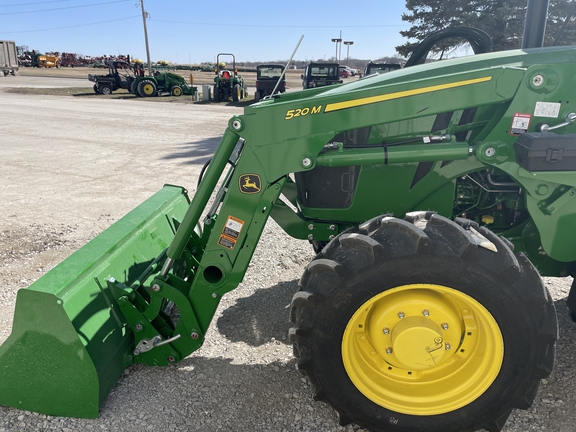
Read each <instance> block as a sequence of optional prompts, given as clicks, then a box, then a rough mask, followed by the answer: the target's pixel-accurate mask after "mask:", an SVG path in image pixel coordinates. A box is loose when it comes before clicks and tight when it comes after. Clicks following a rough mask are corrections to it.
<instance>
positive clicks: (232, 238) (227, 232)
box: [218, 216, 244, 249]
mask: <svg viewBox="0 0 576 432" xmlns="http://www.w3.org/2000/svg"><path fill="white" fill-rule="evenodd" d="M243 227H244V221H242V220H240V219H237V218H235V217H234V216H228V219H227V220H226V224H225V225H224V229H223V230H222V234H221V235H220V238H219V239H218V244H219V245H220V246H224V247H225V248H228V249H234V246H236V241H237V240H238V237H240V233H241V232H242V228H243Z"/></svg>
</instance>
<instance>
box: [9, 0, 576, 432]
mask: <svg viewBox="0 0 576 432" xmlns="http://www.w3.org/2000/svg"><path fill="white" fill-rule="evenodd" d="M545 3H546V2H543V1H540V2H529V6H528V12H527V19H526V26H525V31H524V42H523V46H522V48H521V49H517V50H511V51H504V52H490V44H488V43H485V42H486V41H485V40H484V39H483V38H482V37H479V38H477V39H475V36H474V35H473V37H472V39H473V42H474V43H473V44H472V45H473V46H474V47H475V48H477V49H475V51H476V52H477V53H478V54H477V55H473V56H469V57H464V58H458V59H451V60H445V61H441V62H434V63H424V59H425V56H424V55H423V51H426V50H423V51H418V53H419V54H418V56H417V58H415V59H414V61H413V62H412V64H413V66H409V67H405V68H402V69H398V70H394V71H390V72H387V73H385V74H380V75H378V74H374V75H371V76H369V77H365V78H363V79H360V80H358V81H354V82H351V83H348V84H343V85H337V86H328V87H319V88H314V89H307V90H303V91H295V92H288V93H283V94H280V95H276V96H275V97H274V98H266V99H263V100H262V101H260V102H258V103H255V104H253V105H250V106H247V107H246V108H244V114H243V115H236V116H234V117H232V118H231V119H230V121H229V123H228V127H227V128H226V130H225V132H224V134H223V136H222V139H221V141H220V144H219V146H218V148H217V150H216V152H215V154H214V155H213V157H212V159H211V161H210V163H209V165H207V168H206V170H204V174H203V175H202V177H201V179H200V181H199V185H198V188H197V191H196V193H195V194H194V196H192V197H190V198H189V197H188V195H187V193H186V190H185V189H184V188H182V187H176V186H172V185H167V186H165V187H164V188H163V189H161V190H160V191H159V192H157V193H156V194H155V195H153V196H152V197H151V198H149V199H148V200H147V201H145V202H144V203H142V204H141V205H140V206H138V207H137V208H136V209H134V210H133V211H132V212H131V213H129V214H128V215H127V216H126V217H125V218H123V219H121V220H119V221H118V222H116V223H115V224H114V225H112V226H111V227H110V228H109V229H108V230H106V231H105V232H104V233H103V234H101V235H100V236H98V237H96V238H94V239H93V240H92V241H91V242H90V243H88V244H87V245H86V246H85V247H83V248H82V249H80V250H79V251H78V252H76V253H75V254H73V255H72V256H70V257H69V258H67V259H66V260H65V261H64V262H62V263H61V264H60V265H59V266H57V267H55V268H54V269H53V270H51V271H50V272H48V273H47V274H46V275H44V276H42V277H41V278H40V279H38V280H37V281H36V282H34V283H33V284H32V285H31V286H30V287H28V288H27V289H22V290H20V291H19V293H18V298H17V302H16V310H15V317H14V324H13V329H12V334H11V335H10V337H9V338H8V340H7V341H6V342H5V343H4V344H3V345H2V346H1V347H0V404H3V405H7V406H11V407H16V408H19V409H22V410H30V411H35V412H39V413H43V414H46V415H53V416H72V417H74V416H76V417H96V416H98V411H99V407H100V404H101V403H102V401H103V400H104V399H105V398H106V396H107V395H108V393H109V392H110V390H111V389H112V387H113V386H114V384H115V382H116V381H117V380H118V379H120V378H121V376H122V373H123V370H124V369H125V368H126V367H127V366H128V365H130V364H133V363H143V364H147V365H150V366H163V365H170V364H173V363H176V362H178V361H180V360H181V359H183V358H184V357H186V356H188V355H189V354H190V353H192V352H193V351H195V350H197V349H198V348H199V347H200V346H201V345H202V343H203V341H204V338H205V336H206V334H207V332H208V329H209V326H210V322H211V320H212V318H213V316H214V312H215V310H216V308H217V307H218V304H219V302H220V300H221V299H222V297H223V296H224V295H226V293H227V292H229V291H231V290H233V289H235V288H236V287H237V285H238V284H239V283H240V282H241V281H242V278H243V277H244V274H245V272H246V270H247V268H248V265H249V263H250V260H251V257H252V254H253V253H254V250H255V248H256V246H257V244H258V241H259V239H260V236H261V235H262V232H263V229H264V226H265V224H266V221H267V220H268V218H269V217H272V218H273V219H274V220H275V221H276V222H277V223H278V224H279V225H280V226H281V227H282V228H283V229H284V230H285V231H286V233H287V234H288V235H290V236H292V237H295V238H297V239H302V240H303V241H309V242H310V243H311V244H312V247H314V248H315V249H316V251H317V252H318V253H317V255H316V256H315V258H314V259H313V260H312V261H311V262H310V263H309V264H308V265H307V266H306V268H305V269H304V272H303V275H302V278H301V279H300V283H299V291H298V292H297V293H296V294H295V295H294V297H293V300H292V304H291V308H290V320H291V321H292V323H293V327H292V329H291V330H290V332H289V338H290V340H291V341H292V343H293V344H294V353H295V356H296V358H297V368H298V370H299V371H300V372H301V373H302V374H303V375H305V376H306V377H308V379H309V380H310V382H311V384H312V385H313V386H314V388H315V390H316V398H317V399H318V400H322V401H325V402H327V403H329V404H330V405H331V406H333V407H334V409H335V410H336V411H338V413H339V416H340V423H341V424H342V425H345V424H348V423H356V424H358V425H360V426H362V427H364V428H366V429H368V430H372V431H386V432H423V431H426V432H450V431H459V432H461V431H474V430H479V429H482V428H483V429H485V430H487V431H490V432H494V431H499V430H500V429H501V428H502V427H503V425H504V424H505V422H506V419H507V417H508V416H509V415H510V413H511V411H512V410H513V409H515V408H521V409H526V408H528V407H529V406H530V405H531V404H532V401H533V400H534V397H535V395H536V392H537V389H538V385H539V381H540V380H541V379H542V378H545V377H547V376H548V375H549V374H550V372H551V371H552V368H553V363H554V350H555V342H556V339H557V336H558V334H557V332H558V329H557V321H556V314H555V309H554V303H553V301H552V299H551V297H550V294H549V293H548V291H547V289H546V287H545V286H544V285H543V283H542V280H541V276H557V277H561V276H568V275H572V276H574V275H575V273H576V247H575V245H576V230H575V229H574V227H575V226H576V113H575V110H574V101H575V100H576V86H575V85H574V77H575V76H576V46H554V47H546V48H543V47H542V41H543V38H544V27H545V18H546V11H547V6H548V5H547V4H545ZM542 5H544V8H543V9H539V8H540V7H541V6H542ZM446 34H447V37H450V36H454V34H455V33H454V34H453V33H450V32H447V33H446ZM479 35H480V34H479ZM483 40H484V42H482V41H483ZM425 42H426V41H424V42H423V43H425ZM424 46H426V44H425V45H424ZM482 52H483V53H482ZM184 176H185V175H184V174H183V177H184ZM276 241H281V240H280V239H276ZM263 271H265V270H263ZM568 306H569V307H570V308H572V309H574V308H576V290H575V288H574V286H573V288H572V291H571V292H570V296H569V298H568ZM171 308H175V309H177V311H178V316H179V319H174V318H172V317H171V315H170V310H171Z"/></svg>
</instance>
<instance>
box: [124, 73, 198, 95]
mask: <svg viewBox="0 0 576 432" xmlns="http://www.w3.org/2000/svg"><path fill="white" fill-rule="evenodd" d="M190 80H191V82H190V84H188V83H187V82H186V80H185V79H184V77H183V76H182V75H179V74H177V73H174V72H168V71H167V70H155V71H153V72H152V75H143V74H142V75H139V76H137V77H136V78H135V79H134V81H133V82H132V84H131V87H130V92H131V93H132V94H134V95H136V96H139V97H154V96H170V95H171V96H182V95H192V96H193V95H194V94H195V93H196V92H197V91H198V89H197V87H195V86H194V85H193V84H194V83H193V81H192V76H190Z"/></svg>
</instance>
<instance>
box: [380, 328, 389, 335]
mask: <svg viewBox="0 0 576 432" xmlns="http://www.w3.org/2000/svg"><path fill="white" fill-rule="evenodd" d="M382 332H383V333H384V334H389V333H390V329H389V328H388V327H384V328H383V329H382Z"/></svg>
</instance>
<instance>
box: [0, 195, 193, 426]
mask: <svg viewBox="0 0 576 432" xmlns="http://www.w3.org/2000/svg"><path fill="white" fill-rule="evenodd" d="M188 204H189V201H188V197H187V195H186V192H185V190H184V189H182V188H179V187H175V186H165V187H164V188H163V189H161V190H160V191H159V192H157V193H156V194H155V195H153V196H152V197H151V198H149V199H148V200H146V201H145V202H143V203H142V204H141V205H140V206H138V207H137V208H136V209H134V210H133V211H131V212H130V213H129V214H127V215H126V216H124V217H123V218H122V219H120V220H119V221H118V222H116V223H115V224H114V225H112V226H111V227H110V228H108V229H107V230H106V231H104V232H103V233H102V234H100V235H99V236H97V237H96V238H94V239H93V240H91V241H90V242H89V243H87V244H86V245H85V246H84V247H82V248H81V249H79V250H78V251H77V252H75V253H74V254H72V255H71V256H70V257H69V258H67V259H66V260H64V261H63V262H62V263H60V264H59V265H58V266H56V267H55V268H54V269H53V270H51V271H50V272H48V273H46V275H44V276H43V277H42V278H40V279H39V280H38V281H36V282H35V283H34V284H32V285H31V286H30V287H28V288H27V289H22V290H20V291H19V292H18V296H17V300H16V309H15V314H14V324H13V328H12V334H11V335H10V336H9V337H8V339H7V340H6V342H5V343H4V344H3V345H2V346H0V405H5V406H10V407H15V408H19V409H23V410H29V411H34V412H38V413H42V414H47V415H53V416H65V417H86V418H95V417H97V416H98V411H99V406H100V403H101V402H102V401H103V400H104V399H105V398H106V396H107V395H108V393H109V392H110V390H111V389H112V387H113V386H114V384H115V383H116V381H117V380H118V379H119V378H120V377H121V375H122V373H123V371H124V369H125V368H126V367H127V366H129V365H130V364H131V363H132V362H133V350H134V337H133V334H132V330H131V329H130V327H128V326H127V325H126V324H125V319H124V317H123V316H122V314H121V312H120V310H119V308H118V305H117V304H116V302H115V301H114V298H113V296H112V295H111V293H110V292H109V289H108V288H107V284H106V280H107V279H110V278H114V279H115V280H117V281H119V282H121V283H125V284H127V285H129V284H130V282H131V281H134V280H136V279H138V277H139V276H140V275H141V274H142V272H143V271H144V269H146V268H147V267H148V265H149V264H150V263H151V262H152V261H153V260H154V259H155V258H156V257H157V256H159V255H160V254H161V253H162V252H163V251H164V250H165V249H166V248H167V247H168V245H169V243H170V241H171V240H172V238H173V237H174V232H175V224H176V225H177V224H178V221H180V220H182V217H183V215H184V213H185V212H186V210H187V208H188Z"/></svg>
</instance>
